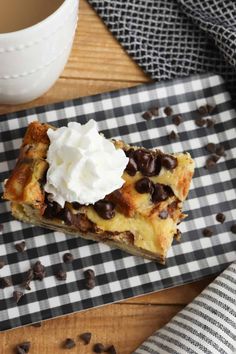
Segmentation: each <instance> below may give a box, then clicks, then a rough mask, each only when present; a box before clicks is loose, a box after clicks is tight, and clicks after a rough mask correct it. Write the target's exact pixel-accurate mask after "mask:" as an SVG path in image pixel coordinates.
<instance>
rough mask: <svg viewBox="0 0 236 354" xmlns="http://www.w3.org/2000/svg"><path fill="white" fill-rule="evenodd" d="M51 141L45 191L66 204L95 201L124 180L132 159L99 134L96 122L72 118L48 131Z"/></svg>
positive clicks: (59, 202) (57, 200) (61, 203)
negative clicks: (123, 176) (77, 120)
mask: <svg viewBox="0 0 236 354" xmlns="http://www.w3.org/2000/svg"><path fill="white" fill-rule="evenodd" d="M47 134H48V137H49V140H50V145H49V149H48V153H47V161H48V163H49V168H48V171H47V181H46V185H45V191H46V192H47V193H50V194H51V195H52V199H53V200H54V201H56V202H57V203H58V204H60V205H61V206H62V207H64V204H65V202H66V201H67V202H78V203H80V204H85V205H88V204H94V203H95V202H97V201H98V200H100V199H103V198H104V197H105V196H106V195H107V194H109V193H111V192H113V191H114V190H116V189H118V188H120V187H121V186H122V185H123V184H124V182H125V181H124V180H123V179H122V174H123V172H124V170H125V167H126V165H127V164H128V161H129V159H128V158H127V157H126V156H125V153H124V151H123V150H122V149H116V148H115V146H114V144H113V143H112V142H111V141H110V140H107V139H106V138H105V137H104V136H103V135H101V134H99V132H98V129H97V125H96V122H95V121H94V120H90V121H89V122H88V123H86V124H84V125H81V124H80V123H76V122H71V123H69V124H68V127H62V128H59V129H56V130H53V129H48V131H47Z"/></svg>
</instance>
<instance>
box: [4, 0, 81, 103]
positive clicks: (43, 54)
mask: <svg viewBox="0 0 236 354" xmlns="http://www.w3.org/2000/svg"><path fill="white" fill-rule="evenodd" d="M49 1H50V0H49ZM78 3H79V0H64V2H63V3H62V5H61V6H60V7H59V8H58V9H57V10H56V11H55V12H54V13H53V14H51V15H50V16H49V17H47V18H46V19H44V20H43V21H41V22H39V23H37V24H36V25H34V26H32V27H28V28H25V29H22V30H20V31H16V32H11V33H2V34H0V104H17V103H24V102H29V101H31V100H33V99H35V98H37V97H39V96H41V95H42V94H43V93H45V92H46V91H47V90H48V89H49V88H50V87H51V86H52V85H53V84H54V82H55V81H56V80H57V78H58V77H59V75H60V73H61V72H62V70H63V68H64V66H65V64H66V62H67V59H68V56H69V54H70V50H71V46H72V43H73V38H74V34H75V30H76V25H77V17H78Z"/></svg>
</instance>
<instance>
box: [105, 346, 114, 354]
mask: <svg viewBox="0 0 236 354" xmlns="http://www.w3.org/2000/svg"><path fill="white" fill-rule="evenodd" d="M106 353H108V354H116V349H115V347H114V345H111V346H110V347H108V348H107V349H106Z"/></svg>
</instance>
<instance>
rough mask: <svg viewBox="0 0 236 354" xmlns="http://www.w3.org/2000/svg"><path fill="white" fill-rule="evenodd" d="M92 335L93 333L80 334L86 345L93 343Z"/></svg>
mask: <svg viewBox="0 0 236 354" xmlns="http://www.w3.org/2000/svg"><path fill="white" fill-rule="evenodd" d="M91 337H92V333H91V332H85V333H82V334H80V336H79V338H80V339H82V341H83V342H84V344H85V345H87V344H89V343H90V341H91Z"/></svg>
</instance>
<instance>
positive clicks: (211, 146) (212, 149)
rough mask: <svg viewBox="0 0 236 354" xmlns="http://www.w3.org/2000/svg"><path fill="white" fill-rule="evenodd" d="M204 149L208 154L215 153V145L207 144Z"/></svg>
mask: <svg viewBox="0 0 236 354" xmlns="http://www.w3.org/2000/svg"><path fill="white" fill-rule="evenodd" d="M206 149H207V151H208V152H210V153H212V154H213V153H215V152H216V144H214V143H208V144H207V145H206Z"/></svg>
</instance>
